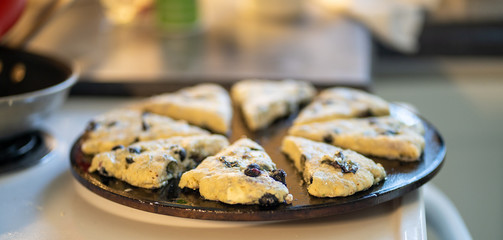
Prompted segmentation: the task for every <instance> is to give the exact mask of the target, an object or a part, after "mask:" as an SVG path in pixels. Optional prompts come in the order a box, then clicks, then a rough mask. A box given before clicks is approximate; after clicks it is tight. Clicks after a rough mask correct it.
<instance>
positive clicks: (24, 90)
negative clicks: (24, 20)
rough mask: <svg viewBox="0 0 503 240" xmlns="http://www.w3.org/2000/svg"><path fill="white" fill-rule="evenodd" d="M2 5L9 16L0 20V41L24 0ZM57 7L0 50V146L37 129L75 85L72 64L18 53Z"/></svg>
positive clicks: (56, 4) (3, 15) (19, 10)
mask: <svg viewBox="0 0 503 240" xmlns="http://www.w3.org/2000/svg"><path fill="white" fill-rule="evenodd" d="M67 2H68V1H67ZM2 4H3V5H1V6H2V9H3V11H6V12H10V13H13V14H2V16H0V28H1V29H0V37H1V35H2V34H3V33H5V32H6V31H7V29H8V28H10V27H11V26H12V25H13V21H15V20H16V19H17V18H19V15H20V14H21V11H22V10H23V8H24V0H19V1H18V0H15V1H2ZM61 6H64V4H62V3H60V1H54V2H53V3H52V4H51V5H48V7H46V9H45V10H44V14H41V15H40V16H39V18H38V20H37V22H36V23H32V24H31V26H29V27H28V28H26V29H28V31H26V32H25V33H24V35H22V39H21V40H20V41H18V42H16V43H15V44H9V45H10V46H11V47H10V48H9V47H5V46H0V142H2V140H5V139H10V138H13V137H15V136H16V135H20V134H23V133H24V132H28V131H30V130H34V129H37V128H38V127H39V126H40V124H41V123H42V120H43V119H44V118H45V117H47V116H48V115H49V114H50V113H51V112H53V111H54V110H55V109H57V108H58V107H60V106H61V104H62V103H63V101H64V100H65V98H66V96H67V95H68V91H69V89H70V87H71V86H72V85H73V84H75V82H76V81H77V73H76V72H77V71H76V69H75V67H74V66H73V64H68V63H67V61H61V60H56V59H54V58H50V57H46V56H43V55H39V54H35V53H29V52H27V51H24V50H22V48H23V46H24V45H25V44H26V43H27V42H28V40H29V39H30V38H31V37H33V36H34V34H35V33H36V32H37V30H39V29H40V27H41V26H42V25H43V24H44V23H45V22H47V20H48V19H49V17H50V16H51V15H52V14H53V13H54V12H55V11H56V10H57V9H60V8H61ZM16 11H17V12H16ZM0 12H1V11H0ZM14 13H15V14H14ZM9 15H10V17H9ZM7 17H9V18H7ZM12 46H14V47H12ZM0 157H1V156H0Z"/></svg>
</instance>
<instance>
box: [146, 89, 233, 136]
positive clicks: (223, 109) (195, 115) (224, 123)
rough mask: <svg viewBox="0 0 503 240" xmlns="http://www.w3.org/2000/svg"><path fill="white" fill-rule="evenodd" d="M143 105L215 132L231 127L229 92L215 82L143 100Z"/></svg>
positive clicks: (221, 131) (161, 113) (158, 112)
mask: <svg viewBox="0 0 503 240" xmlns="http://www.w3.org/2000/svg"><path fill="white" fill-rule="evenodd" d="M144 108H145V110H147V111H150V112H153V113H156V114H159V115H163V116H168V117H170V118H174V119H180V120H185V121H187V122H189V123H190V124H194V125H196V126H199V127H203V128H207V129H209V130H211V131H213V132H216V133H223V134H226V133H227V132H228V131H229V130H230V126H231V118H232V104H231V101H230V98H229V94H228V93H227V91H226V90H225V89H223V88H222V87H221V86H219V85H216V84H210V83H205V84H199V85H196V86H194V87H188V88H184V89H181V90H179V91H177V92H174V93H165V94H161V95H158V96H154V97H152V98H150V99H149V100H147V101H146V102H145V103H144Z"/></svg>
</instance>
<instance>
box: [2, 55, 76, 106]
mask: <svg viewBox="0 0 503 240" xmlns="http://www.w3.org/2000/svg"><path fill="white" fill-rule="evenodd" d="M10 50H12V51H19V52H23V53H25V54H29V55H35V56H37V57H41V58H44V59H47V60H49V61H52V62H55V63H57V64H59V65H62V66H64V67H66V68H68V69H69V70H70V72H71V74H70V75H69V76H68V77H67V78H66V79H65V80H63V81H62V82H60V83H58V84H55V85H52V86H49V87H46V88H42V89H39V90H35V91H31V92H26V93H21V94H14V95H8V96H3V97H0V104H3V103H6V102H7V103H9V105H10V104H11V103H12V102H13V101H19V100H24V99H29V98H36V97H41V96H46V95H50V94H53V93H57V92H61V91H64V90H65V89H68V88H70V87H71V86H73V85H74V84H75V83H76V82H77V79H78V78H79V75H80V67H79V65H78V64H77V63H76V62H75V61H72V60H69V59H64V58H60V57H53V56H48V55H46V54H40V53H34V52H31V51H30V52H28V51H24V50H17V49H10Z"/></svg>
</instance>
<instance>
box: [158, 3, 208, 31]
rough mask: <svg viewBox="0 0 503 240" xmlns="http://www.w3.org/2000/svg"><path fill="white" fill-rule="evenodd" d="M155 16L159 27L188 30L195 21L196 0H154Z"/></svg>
mask: <svg viewBox="0 0 503 240" xmlns="http://www.w3.org/2000/svg"><path fill="white" fill-rule="evenodd" d="M156 11H157V18H158V22H159V24H160V26H161V28H164V29H167V30H189V29H191V28H192V27H194V26H195V25H196V23H197V20H198V19H197V15H198V12H197V0H156Z"/></svg>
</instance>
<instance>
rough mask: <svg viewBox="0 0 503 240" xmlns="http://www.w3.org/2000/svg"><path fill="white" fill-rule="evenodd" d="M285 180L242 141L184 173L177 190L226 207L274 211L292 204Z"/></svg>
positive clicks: (258, 148)
mask: <svg viewBox="0 0 503 240" xmlns="http://www.w3.org/2000/svg"><path fill="white" fill-rule="evenodd" d="M285 177H286V173H285V172H284V171H283V170H279V169H276V165H275V164H274V163H273V162H272V161H271V158H270V157H269V155H267V153H266V152H265V151H264V149H263V148H262V147H261V146H260V145H258V144H257V143H255V142H253V141H252V140H250V139H247V138H242V139H240V140H238V141H236V142H235V143H234V144H232V145H231V146H229V147H227V148H225V149H224V150H222V151H221V152H219V153H218V154H217V155H215V156H211V157H208V158H206V159H205V160H203V162H202V163H201V164H200V165H199V166H197V168H195V169H193V170H190V171H188V172H186V173H184V174H183V175H182V178H181V179H180V183H179V187H180V188H190V189H194V190H196V189H199V193H200V194H201V196H202V197H204V198H205V199H208V200H214V201H220V202H223V203H227V204H259V205H261V206H263V207H275V206H277V205H278V204H280V203H289V202H291V201H292V195H291V194H289V192H288V188H287V187H286V183H285Z"/></svg>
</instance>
